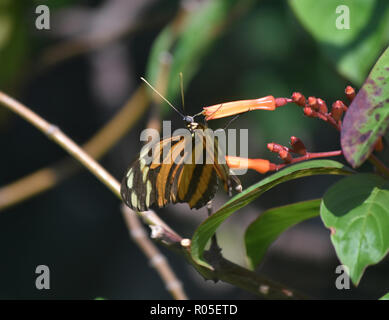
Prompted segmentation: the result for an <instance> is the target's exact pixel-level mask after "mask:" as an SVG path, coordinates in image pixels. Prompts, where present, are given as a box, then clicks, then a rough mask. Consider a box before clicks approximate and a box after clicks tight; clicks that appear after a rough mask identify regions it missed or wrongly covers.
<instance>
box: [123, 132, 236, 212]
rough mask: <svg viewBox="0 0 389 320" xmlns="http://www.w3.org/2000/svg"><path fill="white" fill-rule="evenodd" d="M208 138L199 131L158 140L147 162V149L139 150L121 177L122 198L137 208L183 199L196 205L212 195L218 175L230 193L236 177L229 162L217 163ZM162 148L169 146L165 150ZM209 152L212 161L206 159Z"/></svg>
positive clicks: (192, 205) (206, 200) (205, 201)
mask: <svg viewBox="0 0 389 320" xmlns="http://www.w3.org/2000/svg"><path fill="white" fill-rule="evenodd" d="M200 128H201V129H203V127H202V126H200ZM209 139H211V137H209V136H207V135H206V134H204V135H201V134H200V137H198V136H197V137H196V138H195V136H194V135H192V138H191V140H185V139H184V138H181V139H180V138H179V137H172V138H168V139H164V140H161V141H159V142H158V144H157V146H156V148H155V149H154V154H153V159H152V161H151V163H149V164H147V163H146V161H145V159H144V158H145V157H146V155H147V152H144V151H143V152H141V154H140V155H139V158H138V159H137V160H136V161H135V162H134V163H133V164H132V165H131V166H130V168H129V169H128V171H127V174H126V176H125V177H124V178H123V181H122V185H121V195H122V198H123V200H124V202H125V203H126V204H127V205H128V206H129V207H130V208H132V209H133V210H137V211H145V210H148V208H150V207H151V206H153V205H154V206H156V207H164V206H165V205H167V204H168V203H177V202H181V203H184V202H186V203H188V204H189V206H190V208H196V209H199V208H201V207H203V206H204V205H206V204H207V203H208V202H209V201H210V200H211V199H212V198H213V197H214V195H215V193H216V191H217V187H218V180H217V178H218V177H219V179H220V180H221V181H222V182H223V186H224V189H225V190H226V191H227V192H229V193H230V191H231V189H232V187H233V186H234V185H235V186H240V181H239V179H238V178H237V177H235V176H233V175H230V174H229V168H228V166H227V165H226V164H220V163H218V161H217V159H218V157H217V154H218V153H217V152H218V151H217V150H218V148H217V147H215V149H214V150H211V149H209V144H207V143H206V142H207V140H208V142H209ZM188 141H189V142H190V143H191V145H189V146H188V145H187V142H188ZM164 148H167V150H168V151H167V152H166V151H165V153H164V152H163V150H164ZM212 152H213V156H214V159H215V160H214V163H206V159H207V156H209V155H210V153H212ZM178 157H179V161H177V159H178ZM188 157H192V159H191V160H192V161H191V163H188V161H187V160H188ZM201 157H202V161H200V158H201Z"/></svg>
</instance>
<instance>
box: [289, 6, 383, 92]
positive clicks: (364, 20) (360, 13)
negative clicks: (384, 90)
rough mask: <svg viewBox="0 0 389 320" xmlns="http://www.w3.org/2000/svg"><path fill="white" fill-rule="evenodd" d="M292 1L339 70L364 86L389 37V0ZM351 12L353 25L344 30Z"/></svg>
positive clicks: (324, 51) (355, 82) (300, 17)
mask: <svg viewBox="0 0 389 320" xmlns="http://www.w3.org/2000/svg"><path fill="white" fill-rule="evenodd" d="M289 4H290V6H291V7H292V9H293V10H294V12H295V14H296V16H297V17H298V19H299V20H300V22H301V24H302V25H303V26H304V27H305V28H306V29H307V30H308V31H309V32H310V33H311V34H312V36H313V37H314V38H315V39H316V40H317V41H318V42H319V44H320V49H321V51H322V52H323V53H324V55H325V56H326V57H328V58H329V59H330V60H331V62H332V63H333V64H334V65H335V66H336V67H337V69H338V71H339V72H340V73H341V74H342V75H343V76H345V77H346V78H348V79H350V80H351V81H353V82H354V84H356V85H361V84H362V82H363V80H364V79H365V77H366V75H367V73H368V72H369V70H370V68H371V66H372V65H373V63H374V61H375V60H376V59H377V57H378V56H379V54H380V53H381V51H382V49H383V48H384V47H385V46H386V45H387V43H388V40H389V36H388V35H389V34H388V32H387V29H388V27H389V3H388V1H386V0H384V1H382V0H370V1H366V0H353V1H347V2H345V1H344V0H326V1H312V0H289ZM337 8H338V12H337ZM347 8H348V13H347V12H346V11H347ZM345 10H346V11H345ZM347 14H348V16H349V28H348V29H347V28H344V29H342V25H343V26H345V27H347V17H346V15H347ZM344 18H345V19H344ZM339 27H340V28H339Z"/></svg>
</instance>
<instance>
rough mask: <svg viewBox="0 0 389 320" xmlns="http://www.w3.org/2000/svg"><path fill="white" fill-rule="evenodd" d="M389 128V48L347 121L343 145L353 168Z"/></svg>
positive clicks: (365, 157)
mask: <svg viewBox="0 0 389 320" xmlns="http://www.w3.org/2000/svg"><path fill="white" fill-rule="evenodd" d="M388 126H389V48H388V49H386V51H385V52H384V53H383V54H382V56H381V58H380V59H379V60H378V61H377V63H376V65H375V66H374V68H373V70H372V71H371V72H370V75H369V77H368V78H367V79H366V81H365V83H364V85H363V87H362V88H361V90H359V92H358V94H357V95H356V97H355V98H354V100H353V102H352V103H351V105H350V107H349V109H348V111H347V112H346V115H345V117H344V120H343V125H342V132H341V144H342V150H343V154H344V156H345V158H346V159H347V161H348V162H349V163H350V164H351V165H352V166H353V167H358V166H359V165H361V164H362V163H363V162H364V161H365V160H366V159H367V158H368V157H369V155H370V153H371V152H372V150H373V149H374V144H375V143H376V141H377V138H378V137H380V136H382V135H383V134H384V133H385V131H386V130H387V128H388Z"/></svg>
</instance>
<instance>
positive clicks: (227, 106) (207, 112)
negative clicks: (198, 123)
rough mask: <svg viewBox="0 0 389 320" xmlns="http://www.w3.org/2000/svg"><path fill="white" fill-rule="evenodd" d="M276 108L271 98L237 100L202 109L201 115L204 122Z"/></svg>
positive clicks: (274, 101) (274, 100)
mask: <svg viewBox="0 0 389 320" xmlns="http://www.w3.org/2000/svg"><path fill="white" fill-rule="evenodd" d="M275 108H276V99H274V97H273V96H267V97H263V98H259V99H252V100H238V101H232V102H226V103H220V104H215V105H213V106H209V107H204V108H203V109H204V110H203V115H204V116H205V120H207V121H208V120H213V119H219V118H224V117H229V116H232V115H235V114H238V113H243V112H247V111H251V110H270V111H273V110H275Z"/></svg>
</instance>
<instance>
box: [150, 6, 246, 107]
mask: <svg viewBox="0 0 389 320" xmlns="http://www.w3.org/2000/svg"><path fill="white" fill-rule="evenodd" d="M251 3H253V1H252V0H244V1H242V0H240V1H238V0H213V1H204V2H201V3H199V4H198V7H197V8H196V9H195V10H192V11H191V13H189V16H188V17H187V18H186V22H185V23H184V26H182V27H181V28H180V29H181V30H180V31H179V34H177V25H168V26H167V27H166V28H165V29H164V30H163V31H162V32H161V34H160V35H159V36H158V38H157V39H156V41H155V43H154V46H153V48H152V51H151V55H150V58H149V62H148V67H147V77H148V79H149V81H150V82H151V83H156V82H157V81H158V79H159V76H160V73H161V72H162V69H161V64H160V59H161V57H163V55H166V53H170V54H171V58H172V62H171V67H170V70H169V71H168V80H167V81H168V82H167V89H166V94H165V95H166V97H167V98H168V99H169V100H174V99H176V98H177V96H178V94H179V92H180V90H179V86H180V82H179V73H180V72H182V73H183V75H184V78H185V81H184V85H187V84H188V83H189V82H190V80H191V78H192V77H193V76H194V74H195V72H196V71H197V69H198V67H199V64H200V62H201V59H202V58H203V57H204V55H205V54H206V53H207V52H208V50H209V49H210V47H211V46H212V44H214V43H215V41H216V39H217V37H218V36H219V35H220V31H221V30H223V27H225V25H226V22H228V21H230V19H231V18H232V15H233V13H236V11H237V9H239V10H241V9H242V8H247V7H248V6H249V5H250V4H251Z"/></svg>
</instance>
